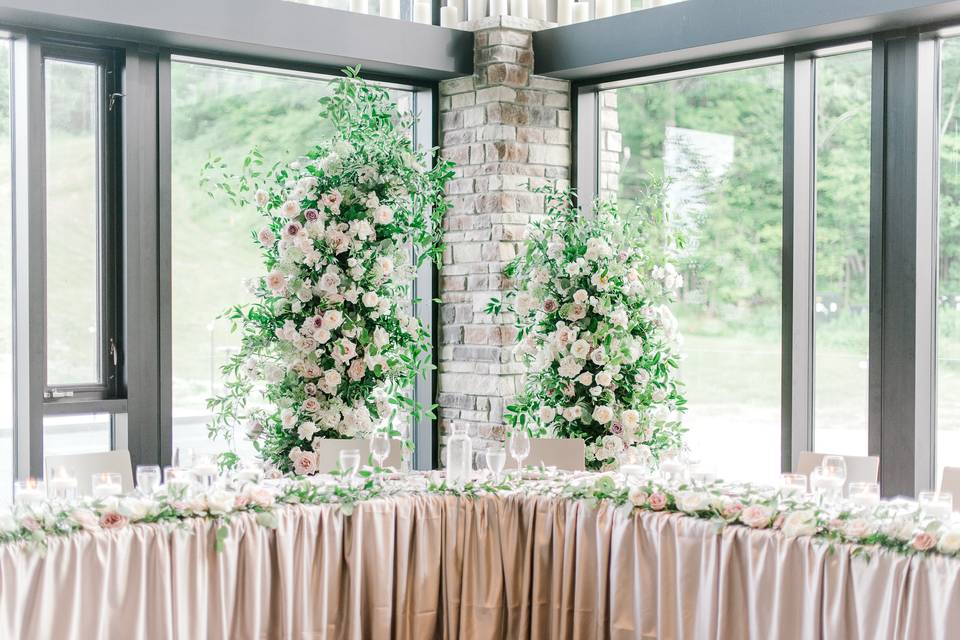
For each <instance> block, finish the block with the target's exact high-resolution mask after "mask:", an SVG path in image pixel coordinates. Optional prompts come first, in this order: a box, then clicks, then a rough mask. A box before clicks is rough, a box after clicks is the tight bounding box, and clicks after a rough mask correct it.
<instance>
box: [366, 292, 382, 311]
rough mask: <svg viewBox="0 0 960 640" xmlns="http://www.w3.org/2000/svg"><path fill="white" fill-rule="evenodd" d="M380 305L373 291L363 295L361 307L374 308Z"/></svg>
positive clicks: (378, 298) (378, 297)
mask: <svg viewBox="0 0 960 640" xmlns="http://www.w3.org/2000/svg"><path fill="white" fill-rule="evenodd" d="M379 303H380V296H378V295H377V293H376V292H375V291H367V292H366V293H365V294H363V305H364V306H365V307H375V306H377V305H378V304H379Z"/></svg>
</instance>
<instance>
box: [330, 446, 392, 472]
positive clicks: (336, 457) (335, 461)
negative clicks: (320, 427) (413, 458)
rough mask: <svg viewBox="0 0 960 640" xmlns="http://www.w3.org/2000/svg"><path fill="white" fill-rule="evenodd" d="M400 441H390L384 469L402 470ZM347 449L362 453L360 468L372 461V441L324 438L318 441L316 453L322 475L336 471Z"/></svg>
mask: <svg viewBox="0 0 960 640" xmlns="http://www.w3.org/2000/svg"><path fill="white" fill-rule="evenodd" d="M401 446H402V442H401V441H400V440H390V453H388V454H387V459H386V460H384V461H383V466H384V467H395V468H397V469H399V468H400V461H401V449H400V448H401ZM345 449H357V450H359V451H360V466H361V467H362V466H363V465H365V464H367V461H368V460H370V440H369V439H363V438H353V439H350V440H340V439H337V438H323V439H321V440H318V441H317V443H316V446H315V448H314V451H315V452H316V454H317V470H318V471H319V472H320V473H330V472H331V471H334V470H336V468H337V465H339V464H340V452H341V451H343V450H345Z"/></svg>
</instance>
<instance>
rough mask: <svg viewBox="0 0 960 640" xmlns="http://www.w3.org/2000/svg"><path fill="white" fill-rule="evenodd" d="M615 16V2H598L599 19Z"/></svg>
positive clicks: (605, 0) (598, 0) (600, 0)
mask: <svg viewBox="0 0 960 640" xmlns="http://www.w3.org/2000/svg"><path fill="white" fill-rule="evenodd" d="M612 15H613V0H597V18H609V17H610V16H612Z"/></svg>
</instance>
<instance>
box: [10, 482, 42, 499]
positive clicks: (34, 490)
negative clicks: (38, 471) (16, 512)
mask: <svg viewBox="0 0 960 640" xmlns="http://www.w3.org/2000/svg"><path fill="white" fill-rule="evenodd" d="M14 488H15V489H16V491H15V495H14V501H15V502H16V503H17V504H36V503H38V502H43V485H42V484H41V483H39V482H37V480H36V478H27V479H26V480H24V481H23V482H18V483H16V485H15V487H14Z"/></svg>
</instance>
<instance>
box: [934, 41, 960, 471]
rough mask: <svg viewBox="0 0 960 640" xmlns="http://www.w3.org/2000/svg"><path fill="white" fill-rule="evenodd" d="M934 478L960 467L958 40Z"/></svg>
mask: <svg viewBox="0 0 960 640" xmlns="http://www.w3.org/2000/svg"><path fill="white" fill-rule="evenodd" d="M940 61H941V62H940V64H941V66H940V99H941V103H940V152H939V153H940V203H939V234H940V255H939V260H938V265H939V269H938V271H939V273H938V292H937V294H938V295H937V300H938V305H937V443H936V454H937V482H938V483H939V482H940V478H941V477H942V475H943V467H944V466H951V467H960V113H958V111H960V38H948V39H946V40H944V41H943V44H942V48H941V54H940Z"/></svg>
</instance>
